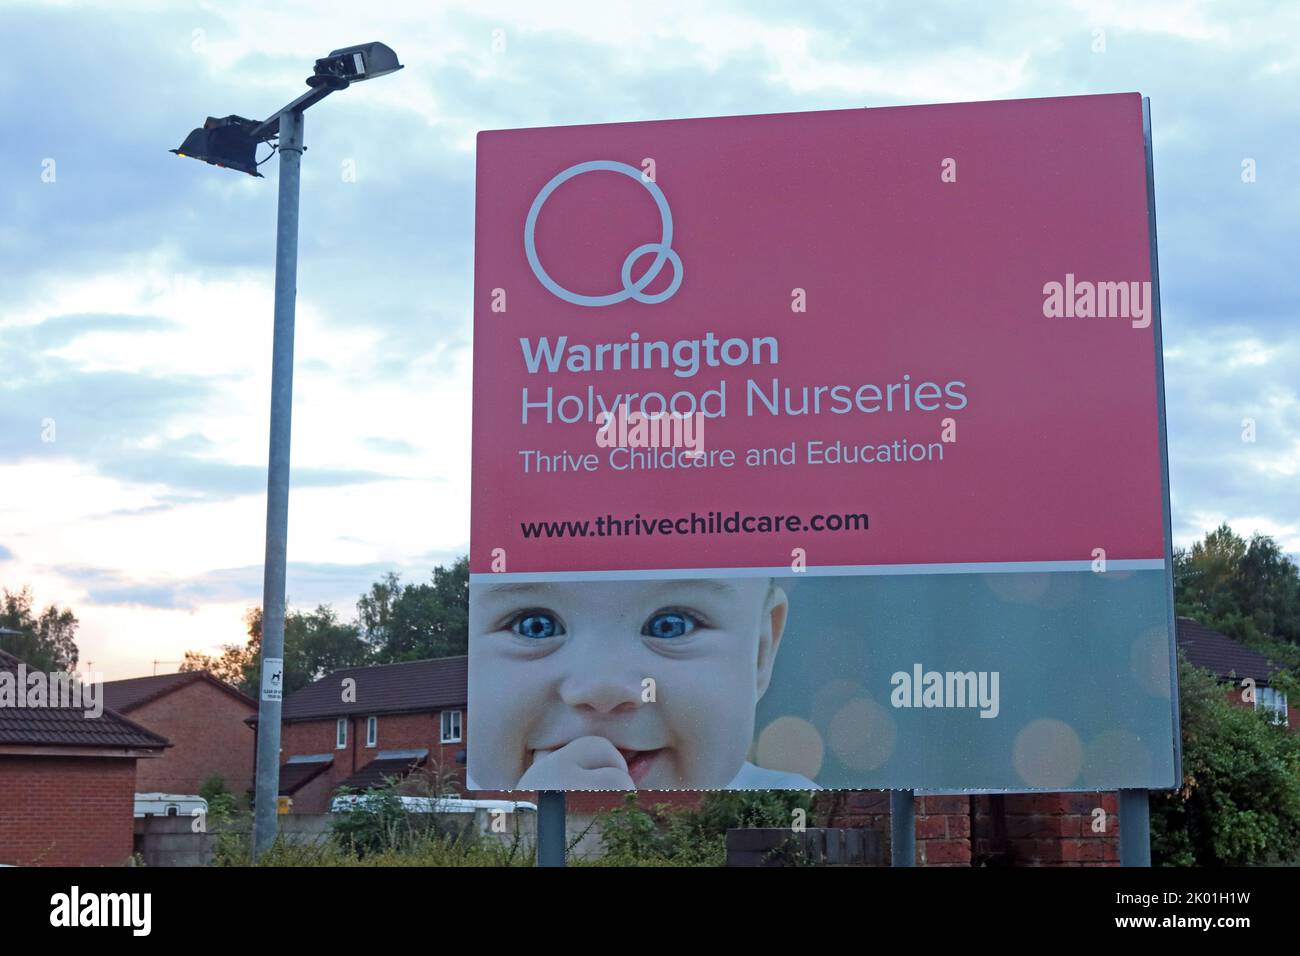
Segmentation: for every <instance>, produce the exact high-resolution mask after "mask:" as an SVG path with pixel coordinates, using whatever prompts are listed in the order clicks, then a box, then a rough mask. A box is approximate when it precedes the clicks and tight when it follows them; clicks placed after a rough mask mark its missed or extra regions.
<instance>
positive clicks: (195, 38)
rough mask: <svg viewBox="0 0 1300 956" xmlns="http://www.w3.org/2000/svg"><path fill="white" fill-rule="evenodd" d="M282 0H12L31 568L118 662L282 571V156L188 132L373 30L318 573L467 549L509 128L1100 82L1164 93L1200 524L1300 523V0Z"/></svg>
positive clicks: (287, 83)
mask: <svg viewBox="0 0 1300 956" xmlns="http://www.w3.org/2000/svg"><path fill="white" fill-rule="evenodd" d="M266 6H267V5H264V4H260V3H252V2H238V0H236V2H224V0H223V2H221V3H188V4H187V3H139V2H132V0H114V2H112V3H100V4H82V3H64V2H51V3H28V2H21V0H19V2H15V0H8V2H6V3H5V4H4V5H3V6H0V36H3V37H5V38H7V39H8V40H9V41H10V42H9V43H7V44H5V55H4V56H3V57H0V129H3V130H4V135H3V136H0V277H3V281H2V282H0V586H3V587H6V588H9V589H11V590H15V589H17V588H19V587H22V586H24V585H29V586H30V587H31V588H32V590H33V593H34V596H35V599H36V602H37V604H38V605H39V606H44V605H46V604H49V603H51V602H53V603H57V604H59V605H61V606H67V607H71V608H72V609H73V610H74V612H75V613H76V615H77V617H78V618H79V620H80V622H81V623H80V630H79V632H78V643H79V645H80V650H81V662H82V667H83V669H90V670H93V671H94V672H97V673H100V674H103V675H104V677H105V678H107V679H110V680H112V679H117V678H123V677H132V676H141V675H146V674H150V673H154V672H155V670H156V671H157V672H158V673H165V672H169V671H174V670H175V669H176V667H177V665H178V663H179V661H180V659H181V657H182V655H183V653H184V651H185V650H187V649H195V650H200V651H204V652H207V653H213V652H215V651H216V650H217V649H218V648H219V646H220V645H221V644H224V643H229V642H239V641H242V640H243V638H244V627H243V623H242V618H243V614H244V611H245V609H247V608H248V607H251V606H254V605H257V604H259V603H260V600H261V582H262V556H263V547H264V531H265V481H266V477H265V474H266V473H265V468H266V442H267V433H268V432H267V429H268V403H269V392H270V357H271V317H272V302H273V264H274V240H275V211H276V202H275V183H276V176H277V172H276V165H277V164H276V162H275V161H272V162H269V163H267V164H266V165H265V166H264V167H263V172H264V173H266V178H265V179H254V178H252V177H248V176H243V175H240V174H237V173H233V172H230V171H226V170H218V169H215V168H213V167H210V166H206V165H204V164H201V163H197V162H194V161H191V160H181V159H178V158H177V157H175V156H173V155H172V154H170V153H169V152H167V150H168V149H170V148H172V147H175V146H178V145H179V144H180V142H181V140H182V139H183V138H184V136H185V135H186V134H187V133H188V132H189V131H190V129H191V128H193V127H195V126H197V125H200V124H201V123H202V121H203V119H204V117H206V116H208V115H216V116H224V115H227V114H230V113H236V114H239V115H243V116H249V117H256V118H263V117H265V116H267V115H269V114H270V113H271V112H273V111H274V110H275V109H277V108H279V107H280V106H282V105H283V104H284V103H286V102H288V101H289V100H290V99H292V98H293V97H295V96H297V95H299V93H300V92H302V91H305V90H306V87H305V85H304V84H303V80H304V78H305V77H306V76H307V75H308V74H309V73H310V72H311V66H312V64H313V62H314V61H315V59H316V58H317V57H319V56H323V55H324V54H326V53H328V52H329V51H330V50H332V49H336V48H338V47H342V46H347V45H350V44H354V43H362V42H367V41H370V40H382V41H384V42H387V43H389V44H390V45H391V46H393V47H394V48H395V49H396V50H397V52H398V54H399V56H400V58H401V60H402V62H403V63H404V64H405V66H406V69H405V70H404V71H402V72H401V73H398V74H395V75H394V76H391V77H387V78H383V79H378V80H375V81H374V82H370V83H365V84H360V85H358V86H356V87H354V88H353V89H351V90H348V91H346V92H345V93H343V94H337V95H335V96H333V97H331V98H330V99H329V100H327V101H325V102H324V103H322V104H320V105H318V106H316V107H314V108H313V109H312V110H311V111H309V112H308V113H307V119H306V142H307V147H308V148H307V153H306V156H305V158H304V162H303V185H302V208H301V235H300V261H299V274H298V290H299V291H298V300H297V334H296V349H295V361H296V365H295V378H294V410H293V477H292V485H293V496H292V501H291V506H290V516H289V522H290V524H289V572H288V597H289V602H290V604H291V605H292V606H294V607H299V608H310V607H313V606H315V605H316V604H318V603H330V604H333V605H334V606H335V608H336V609H338V611H339V612H340V614H341V615H342V616H343V617H345V618H348V617H351V616H352V615H353V613H354V605H355V602H356V599H357V597H358V596H359V595H360V594H361V593H362V592H363V591H365V590H366V589H367V587H368V586H369V584H370V583H371V582H373V581H374V580H376V579H377V578H378V577H380V576H381V575H382V574H384V573H385V572H387V571H390V570H391V571H396V572H398V573H400V574H401V575H402V577H403V579H404V580H406V581H420V580H425V579H426V578H427V577H428V575H429V574H430V572H431V570H432V568H433V567H434V566H435V565H438V564H445V563H447V562H449V561H452V560H454V559H455V557H457V556H458V555H461V554H463V553H465V552H466V551H467V549H468V543H469V507H468V503H469V487H470V473H469V447H470V344H471V276H472V268H473V246H472V242H473V239H472V236H473V210H474V192H473V190H474V143H475V135H476V134H477V132H478V131H479V130H483V129H500V128H514V127H523V126H549V125H561V124H579V123H603V122H624V121H636V120H653V119H667V118H676V117H697V116H719V115H732V114H745V113H771V112H785V111H796V110H819V109H843V108H854V107H864V106H897V105H908V104H924V103H943V102H966V101H974V100H989V99H1011V98H1020V97H1040V96H1061V95H1074V94H1088V93H1113V92H1128V91H1138V92H1141V93H1142V94H1144V95H1146V96H1149V97H1150V98H1151V101H1152V125H1153V130H1154V152H1155V180H1156V208H1157V215H1158V229H1159V239H1160V246H1159V260H1160V280H1161V293H1162V313H1163V323H1164V343H1165V378H1166V395H1167V406H1168V408H1167V415H1168V425H1169V459H1170V476H1171V477H1170V485H1171V501H1172V510H1173V532H1174V541H1175V544H1176V545H1187V544H1190V543H1191V542H1192V541H1194V540H1196V539H1197V538H1199V537H1200V536H1202V535H1203V534H1204V533H1205V532H1206V531H1207V530H1210V529H1212V528H1213V527H1215V526H1216V525H1218V524H1219V523H1220V522H1222V521H1227V522H1229V523H1230V524H1231V525H1232V526H1233V527H1234V528H1235V529H1236V530H1237V531H1239V532H1241V533H1246V534H1249V533H1251V532H1255V531H1260V532H1263V533H1266V534H1270V535H1273V536H1274V537H1275V538H1277V539H1278V541H1279V542H1280V543H1281V544H1282V546H1283V548H1284V549H1285V550H1287V551H1288V552H1290V553H1292V554H1296V553H1300V335H1298V334H1297V332H1296V328H1295V322H1296V318H1297V316H1296V309H1297V295H1296V293H1297V284H1298V283H1300V268H1297V266H1298V265H1300V263H1298V262H1297V260H1298V259H1300V241H1297V223H1298V222H1300V190H1297V189H1296V183H1297V181H1298V180H1300V132H1298V131H1300V42H1298V41H1300V5H1296V4H1290V3H1281V2H1279V3H1268V2H1249V0H1246V2H1239V3H1233V4H1210V3H1198V2H1191V0H1188V2H1162V0H1155V2H1148V3H1143V4H1128V3H1109V2H1093V3H1060V4H1051V3H1026V4H1017V3H997V4H971V3H968V2H962V0H958V2H952V3H929V2H920V0H912V2H905V3H884V2H874V3H873V2H855V3H851V4H850V3H842V2H841V3H826V2H819V0H804V2H801V3H799V4H776V3H765V2H745V3H728V2H710V3H708V4H702V3H699V2H698V0H691V2H674V0H660V2H656V3H654V4H644V3H637V4H630V3H627V4H625V3H616V2H612V0H600V2H557V3H550V4H538V3H532V2H513V3H506V2H489V0H475V2H472V3H470V2H437V3H429V2H419V3H387V2H385V3H375V4H356V3H352V2H341V3H334V2H322V0H312V2H310V3H307V2H297V0H287V2H284V0H281V2H277V3H276V4H274V5H273V6H274V9H273V10H268V9H266V8H265V7H266ZM15 41H16V42H15ZM259 155H260V154H259ZM1246 169H1251V170H1253V181H1246V180H1248V179H1251V178H1252V177H1251V176H1245V175H1243V171H1244V170H1246ZM1245 419H1251V420H1252V421H1253V422H1254V430H1255V432H1254V441H1244V440H1243V420H1245Z"/></svg>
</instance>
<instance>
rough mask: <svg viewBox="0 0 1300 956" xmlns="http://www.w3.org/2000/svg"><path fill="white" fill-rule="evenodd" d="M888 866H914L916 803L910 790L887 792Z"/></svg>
mask: <svg viewBox="0 0 1300 956" xmlns="http://www.w3.org/2000/svg"><path fill="white" fill-rule="evenodd" d="M889 865H890V866H916V803H915V795H914V794H913V792H912V791H911V790H890V791H889Z"/></svg>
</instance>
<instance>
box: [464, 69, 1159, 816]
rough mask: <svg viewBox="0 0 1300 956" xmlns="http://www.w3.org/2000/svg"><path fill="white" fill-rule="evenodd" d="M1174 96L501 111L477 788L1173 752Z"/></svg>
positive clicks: (480, 462) (1133, 773) (474, 595)
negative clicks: (587, 121)
mask: <svg viewBox="0 0 1300 956" xmlns="http://www.w3.org/2000/svg"><path fill="white" fill-rule="evenodd" d="M1145 117H1146V112H1145V108H1144V101H1143V100H1142V99H1141V98H1140V97H1139V96H1138V95H1136V94H1124V95H1113V96H1088V97H1070V98H1060V99H1042V100H1021V101H1011V102H992V103H976V104H964V105H948V106H928V107H906V108H890V109H864V110H839V111H832V112H814V113H798V114H785V115H770V116H740V117H726V118H720V119H694V120H674V121H667V122H644V123H626V124H615V125H600V126H581V127H562V128H550V129H525V130H503V131H492V132H484V133H481V134H480V135H479V139H478V180H477V210H476V254H475V275H474V303H475V305H474V310H475V311H474V423H473V501H472V532H471V533H472V537H471V550H470V571H471V578H470V581H471V583H470V639H469V658H470V660H469V667H470V672H469V714H468V720H467V727H466V732H467V735H468V739H467V747H468V751H469V766H468V771H469V783H470V785H471V787H474V788H476V789H493V790H512V789H523V790H545V789H559V790H586V789H592V790H632V789H647V790H664V789H713V788H735V789H749V788H772V789H776V788H798V789H807V788H813V787H817V788H855V789H857V788H909V789H922V790H962V789H982V790H1011V791H1023V790H1034V789H1047V790H1071V789H1075V790H1082V789H1112V788H1120V787H1134V788H1160V787H1169V786H1172V785H1174V784H1175V781H1176V780H1177V778H1178V774H1179V768H1178V762H1179V753H1178V744H1177V719H1176V711H1177V695H1176V690H1175V686H1174V679H1175V671H1174V668H1173V667H1172V666H1171V662H1172V661H1173V659H1174V658H1173V643H1172V634H1173V613H1172V606H1171V588H1170V543H1169V527H1168V494H1167V476H1166V466H1165V455H1164V447H1165V440H1164V420H1163V411H1162V401H1163V396H1162V387H1163V386H1162V381H1161V355H1160V333H1159V316H1158V288H1157V284H1156V281H1155V280H1156V275H1155V264H1154V210H1153V208H1152V201H1151V196H1152V188H1151V173H1150V137H1149V124H1148V123H1147V122H1146V119H1145Z"/></svg>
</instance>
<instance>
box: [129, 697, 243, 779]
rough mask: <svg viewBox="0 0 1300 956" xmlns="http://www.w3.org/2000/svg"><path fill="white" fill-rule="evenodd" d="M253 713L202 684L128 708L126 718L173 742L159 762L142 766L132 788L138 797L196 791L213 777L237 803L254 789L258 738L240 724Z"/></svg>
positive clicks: (240, 703)
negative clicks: (156, 793) (138, 794)
mask: <svg viewBox="0 0 1300 956" xmlns="http://www.w3.org/2000/svg"><path fill="white" fill-rule="evenodd" d="M252 713H254V710H253V708H252V707H250V706H248V705H247V704H245V703H244V702H243V701H241V700H239V699H238V698H236V697H233V696H231V695H230V694H227V693H225V692H224V691H222V690H221V689H219V688H217V687H213V686H212V685H211V684H209V683H208V682H207V681H205V680H198V681H194V682H192V683H189V684H186V685H185V686H184V687H182V688H180V689H179V690H176V691H173V692H172V693H170V694H165V695H163V696H162V697H160V698H158V699H157V700H154V701H150V702H149V703H147V704H144V705H143V706H141V707H137V708H136V709H134V710H132V711H131V712H130V713H129V714H128V715H127V716H129V717H130V719H131V720H134V721H135V722H136V723H137V724H142V725H143V726H145V727H148V728H149V729H150V730H152V731H153V732H154V733H157V734H162V735H163V736H164V737H166V738H167V739H168V740H170V741H171V742H172V744H173V746H171V747H169V748H168V749H167V750H166V751H165V752H164V754H163V756H162V757H161V758H159V759H157V760H146V761H144V762H143V763H141V765H140V769H139V772H138V773H137V775H136V787H137V788H138V789H139V791H140V792H141V793H150V792H155V791H161V792H163V793H198V792H199V788H200V787H202V786H203V783H204V782H205V781H206V780H207V779H208V778H209V777H210V776H212V775H213V774H214V773H215V774H220V775H221V777H222V778H223V779H224V780H225V781H226V789H227V790H229V791H230V792H231V793H233V794H234V795H235V796H237V797H240V798H241V799H242V798H243V796H244V794H245V793H246V792H247V791H248V790H250V789H252V786H253V752H254V749H255V748H256V745H257V738H256V734H254V732H253V731H252V729H251V728H250V727H249V725H248V724H246V723H244V718H245V717H247V716H248V715H249V714H252Z"/></svg>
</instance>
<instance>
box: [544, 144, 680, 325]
mask: <svg viewBox="0 0 1300 956" xmlns="http://www.w3.org/2000/svg"><path fill="white" fill-rule="evenodd" d="M598 170H603V171H605V172H610V173H621V174H622V175H624V176H627V177H629V178H630V179H634V180H636V181H637V182H638V183H640V184H641V185H642V186H644V187H645V188H646V191H647V192H649V193H650V196H651V198H653V199H654V201H655V205H656V206H657V207H658V208H659V221H660V225H661V227H662V228H661V231H660V236H659V241H658V242H647V243H646V244H645V245H641V246H637V247H636V248H635V249H633V250H632V251H631V252H629V253H628V254H627V258H626V259H624V260H623V268H622V271H621V273H620V278H621V280H622V283H623V288H622V289H620V290H619V291H617V292H610V293H609V294H607V295H581V294H579V293H577V292H571V291H569V290H568V289H566V288H565V287H564V286H562V285H560V284H559V283H558V282H556V281H555V280H554V279H552V278H551V277H550V275H549V274H548V273H547V271H546V270H545V269H544V268H542V262H541V260H540V259H538V258H537V239H536V236H535V235H534V234H535V232H536V230H537V217H538V216H539V215H541V212H542V206H544V205H546V200H547V199H549V198H550V195H551V193H553V192H555V190H556V189H558V188H559V187H560V186H562V185H563V184H564V183H567V182H568V181H569V180H570V179H573V178H574V177H575V176H581V175H582V174H583V173H593V172H596V171H598ZM672 243H673V213H672V210H671V209H669V208H668V200H667V199H665V198H664V194H663V190H662V189H660V188H659V185H658V184H657V183H655V182H654V180H651V179H646V178H645V177H644V176H642V175H641V170H639V169H637V168H636V167H635V166H629V165H628V164H627V163H617V162H614V161H613V160H609V159H594V160H591V161H590V162H586V163H578V164H577V165H576V166H570V167H569V168H568V169H566V170H564V171H562V172H560V173H557V174H556V175H555V176H554V177H552V179H551V181H550V182H548V183H547V184H546V185H545V186H543V187H542V190H541V192H539V193H538V194H537V198H536V199H534V200H533V204H532V206H531V207H530V208H529V210H528V218H527V219H526V220H525V221H524V252H525V253H526V254H527V256H528V264H529V265H530V266H532V269H533V275H535V276H537V281H538V282H540V283H541V284H542V285H543V286H545V287H546V288H547V289H548V290H549V291H550V292H551V294H552V295H554V296H555V297H556V298H559V299H563V300H564V301H565V302H569V303H572V304H573V305H583V306H591V307H595V306H601V305H614V304H615V303H617V302H626V301H627V300H628V299H635V300H636V301H637V302H642V303H645V304H646V305H654V304H656V303H658V302H663V301H664V300H666V299H670V298H672V296H673V295H674V294H675V293H676V292H677V290H678V289H679V288H680V287H681V284H682V260H681V257H680V256H678V255H677V253H676V252H674V251H673V249H672ZM650 253H654V259H653V260H652V261H651V262H650V267H649V268H648V269H646V271H645V273H644V274H643V275H642V276H641V277H640V278H639V279H636V280H635V281H634V280H633V279H632V267H633V266H634V265H636V263H637V260H639V259H641V258H642V257H644V256H647V255H649V254H650ZM665 262H671V263H672V267H673V281H672V282H670V283H669V284H668V288H666V289H664V290H663V291H662V292H656V293H654V294H653V295H646V293H645V292H644V289H645V287H646V286H648V285H649V284H650V283H651V282H654V280H655V278H656V277H657V276H658V275H659V272H660V271H661V270H662V269H663V267H664V263H665Z"/></svg>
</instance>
